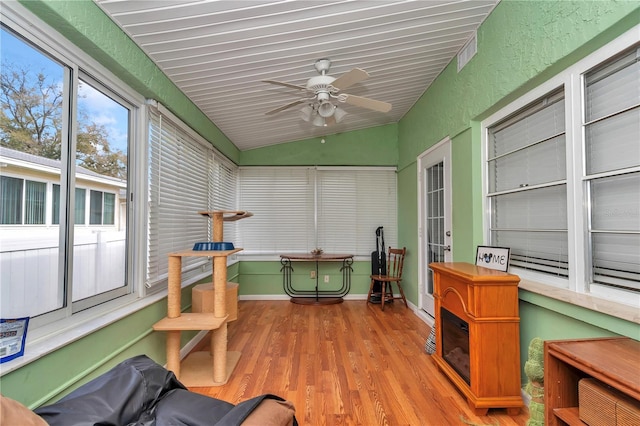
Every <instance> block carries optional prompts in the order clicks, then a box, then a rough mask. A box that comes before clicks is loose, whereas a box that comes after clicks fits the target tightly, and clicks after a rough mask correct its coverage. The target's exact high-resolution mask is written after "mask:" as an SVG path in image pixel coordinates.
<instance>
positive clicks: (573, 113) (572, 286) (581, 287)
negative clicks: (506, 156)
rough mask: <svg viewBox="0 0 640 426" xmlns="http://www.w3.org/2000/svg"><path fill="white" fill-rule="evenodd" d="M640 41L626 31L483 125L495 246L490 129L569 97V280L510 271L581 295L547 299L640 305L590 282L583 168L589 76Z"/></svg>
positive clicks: (639, 30) (638, 30) (638, 33)
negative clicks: (542, 103) (540, 103)
mask: <svg viewBox="0 0 640 426" xmlns="http://www.w3.org/2000/svg"><path fill="white" fill-rule="evenodd" d="M638 42H640V26H636V27H634V28H633V29H631V30H629V31H627V32H626V33H624V34H623V35H621V36H620V37H618V38H617V39H615V40H614V41H612V42H610V43H609V44H607V45H605V46H604V47H602V48H600V49H598V50H597V51H595V52H593V53H592V54H590V55H589V56H587V57H586V58H584V59H582V60H580V61H578V62H577V63H575V64H574V65H572V66H570V67H569V68H567V69H566V70H564V71H563V72H561V73H559V74H558V75H556V76H555V77H553V78H551V79H550V80H548V81H546V82H544V83H543V84H541V85H540V86H538V87H537V88H535V89H533V90H532V91H530V92H528V93H526V94H525V95H523V96H521V97H520V98H518V99H517V100H516V101H514V102H512V103H511V104H509V105H507V106H506V107H504V108H502V109H500V110H499V111H497V112H495V113H494V114H492V115H491V116H489V117H487V118H486V119H485V120H483V121H482V122H481V132H482V135H481V136H482V145H483V149H482V156H481V157H482V163H483V168H482V174H483V175H482V182H483V212H484V218H483V223H484V227H483V231H484V241H485V243H488V242H489V241H490V236H489V229H490V211H489V206H490V203H489V197H488V193H489V192H488V170H487V158H488V143H489V137H488V129H489V128H490V127H491V126H493V125H495V124H496V123H498V122H500V121H501V120H504V119H505V118H507V117H508V116H510V115H511V114H513V113H515V112H516V111H519V110H521V109H522V108H525V107H526V106H527V105H529V104H531V103H532V102H534V101H536V100H537V99H540V98H542V97H544V96H545V95H547V94H549V93H552V92H554V91H555V90H558V89H559V88H562V87H564V93H565V120H566V131H565V134H566V155H567V216H568V217H567V224H568V249H569V250H568V253H569V279H568V280H563V279H557V278H555V277H552V276H549V275H544V274H537V273H534V272H530V271H526V270H524V269H521V268H517V267H512V268H511V269H510V271H511V272H513V273H516V274H518V275H519V276H520V277H521V279H522V280H523V282H525V283H526V282H528V281H530V282H531V283H532V286H533V287H540V284H541V285H542V286H541V288H544V287H550V288H556V289H558V288H565V289H567V290H569V292H570V293H577V294H578V295H581V296H576V297H574V296H571V295H570V294H569V295H567V294H564V293H563V292H562V291H554V290H549V291H548V293H547V294H548V295H552V297H553V294H560V295H561V296H560V298H564V299H567V296H568V300H569V301H577V300H581V301H584V300H585V298H584V297H582V296H586V297H587V299H589V300H588V301H587V302H585V303H582V302H581V303H580V304H584V305H589V306H592V304H593V303H594V302H593V300H590V298H591V297H593V298H597V299H604V300H606V301H609V302H613V306H616V305H618V304H622V305H632V306H636V307H637V306H638V305H640V294H639V293H637V292H632V291H625V290H622V289H616V288H613V287H604V286H599V285H594V284H591V285H590V284H589V278H588V270H587V267H588V263H589V262H588V258H587V257H588V256H589V255H590V253H589V249H588V241H589V240H588V235H587V229H586V224H587V223H588V219H587V217H585V216H586V214H587V213H588V212H587V210H586V209H583V208H582V202H583V200H584V199H585V195H586V194H585V185H584V179H585V178H584V177H583V164H584V152H583V126H582V122H583V119H582V117H583V99H584V97H583V88H584V83H583V79H584V75H585V74H586V73H587V72H588V71H589V70H591V69H592V68H594V67H596V66H598V65H599V64H601V63H604V62H606V61H608V60H610V59H612V58H614V57H615V56H617V55H618V54H620V53H622V52H623V51H625V50H627V49H629V48H631V47H632V46H634V45H635V44H637V43H638ZM609 313H610V314H612V315H616V312H609Z"/></svg>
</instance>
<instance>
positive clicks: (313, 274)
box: [311, 271, 316, 280]
mask: <svg viewBox="0 0 640 426" xmlns="http://www.w3.org/2000/svg"><path fill="white" fill-rule="evenodd" d="M311 279H312V280H315V279H316V271H311Z"/></svg>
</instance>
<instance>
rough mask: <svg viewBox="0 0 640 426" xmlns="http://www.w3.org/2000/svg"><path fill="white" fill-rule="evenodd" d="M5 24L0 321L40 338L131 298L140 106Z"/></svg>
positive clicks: (34, 35) (83, 66)
mask: <svg viewBox="0 0 640 426" xmlns="http://www.w3.org/2000/svg"><path fill="white" fill-rule="evenodd" d="M5 13H6V14H7V15H5ZM2 22H3V23H2V28H1V34H0V39H1V43H2V46H1V49H0V50H1V58H0V62H1V63H2V72H1V83H2V84H1V90H0V102H1V105H0V108H1V110H2V120H1V121H0V148H1V151H0V156H1V157H2V167H3V169H2V181H1V185H0V227H1V231H0V261H1V264H2V275H1V278H2V282H1V286H2V297H1V299H0V300H1V302H0V303H1V307H0V311H1V312H2V316H3V317H22V316H29V317H32V322H31V323H30V327H37V326H38V325H40V324H45V323H48V322H51V320H54V319H60V318H65V317H69V316H71V315H72V314H73V313H75V312H78V311H80V310H83V309H86V308H89V307H92V306H95V305H97V304H101V303H103V302H106V301H110V300H113V299H115V298H117V297H120V296H123V295H126V294H129V293H131V292H132V286H131V284H130V281H131V280H130V278H129V277H130V274H131V271H129V270H128V269H127V266H128V265H131V264H132V262H130V261H128V260H127V259H128V256H129V254H130V250H129V246H130V237H129V235H130V231H131V228H130V226H129V224H128V219H127V218H128V213H127V212H128V210H129V208H128V202H129V199H128V198H129V197H127V196H126V194H128V193H129V189H128V188H129V183H128V182H129V164H130V149H129V147H130V146H131V145H132V144H131V143H130V139H131V137H132V135H133V129H134V124H133V123H134V116H135V114H136V107H135V105H136V104H140V103H141V99H140V98H139V96H138V95H135V94H133V93H132V92H129V91H121V90H120V89H121V88H122V87H123V86H122V85H121V84H119V83H115V81H114V80H111V77H108V76H107V75H106V74H105V73H104V71H103V70H101V69H100V68H99V67H98V66H97V65H96V64H95V63H94V62H92V61H91V60H90V59H89V58H87V57H85V56H83V54H82V53H79V52H77V51H76V50H74V49H75V48H73V47H69V49H71V50H67V47H64V46H63V45H64V43H63V44H55V45H56V46H58V47H57V48H54V47H52V46H54V43H51V42H50V41H51V39H50V38H49V37H47V36H45V35H44V34H43V33H40V32H39V31H40V30H38V29H37V28H34V27H33V25H32V24H31V23H30V24H26V23H24V22H22V21H21V18H20V17H18V16H16V15H14V14H13V12H12V11H11V9H10V8H9V10H6V9H5V10H4V11H3V21H2ZM29 31H34V32H29ZM43 40H46V42H44V41H43ZM72 58H73V59H72ZM81 58H84V59H81ZM85 60H86V62H85ZM127 90H128V89H127Z"/></svg>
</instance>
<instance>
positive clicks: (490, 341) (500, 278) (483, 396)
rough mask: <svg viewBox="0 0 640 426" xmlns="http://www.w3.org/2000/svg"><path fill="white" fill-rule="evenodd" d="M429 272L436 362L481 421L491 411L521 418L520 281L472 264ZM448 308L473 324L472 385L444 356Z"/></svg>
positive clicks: (470, 328) (455, 264)
mask: <svg viewBox="0 0 640 426" xmlns="http://www.w3.org/2000/svg"><path fill="white" fill-rule="evenodd" d="M429 266H430V267H431V269H432V270H433V272H434V276H433V281H434V292H433V296H434V299H435V313H436V318H435V325H434V327H435V329H436V352H435V353H434V354H433V355H432V358H433V360H434V362H435V363H436V365H437V366H438V368H440V370H441V371H442V372H443V373H444V374H445V375H446V376H447V377H449V379H450V380H451V381H452V382H453V383H454V384H455V385H456V386H457V387H458V389H459V390H460V391H461V392H462V393H463V394H464V395H465V397H466V398H467V402H468V403H469V406H470V407H471V409H473V410H474V412H475V413H476V414H477V415H480V416H484V415H486V414H487V411H488V409H489V408H506V409H507V413H508V414H509V415H517V414H518V413H519V412H520V409H521V408H522V407H523V405H524V404H523V401H522V396H521V394H520V386H521V383H520V317H519V314H518V283H519V282H520V278H519V277H518V276H517V275H512V274H508V273H505V272H500V271H496V270H493V269H488V268H483V267H481V266H475V265H472V264H470V263H462V262H453V263H432V264H430V265H429ZM443 308H444V309H446V310H447V311H449V312H450V313H452V314H454V315H455V316H456V317H458V318H459V319H461V320H462V321H464V322H466V323H467V324H468V331H469V383H467V381H466V380H465V379H464V378H462V377H461V376H460V374H459V373H458V372H457V371H456V370H455V369H454V368H453V367H452V366H451V365H450V364H449V363H448V362H447V360H446V359H445V355H446V354H443V346H444V345H443V341H442V339H443V335H442V317H441V309H443ZM445 337H446V336H445Z"/></svg>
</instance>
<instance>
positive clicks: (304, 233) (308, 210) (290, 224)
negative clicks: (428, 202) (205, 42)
mask: <svg viewBox="0 0 640 426" xmlns="http://www.w3.org/2000/svg"><path fill="white" fill-rule="evenodd" d="M239 197H240V199H239V206H240V209H242V210H248V211H250V212H252V213H253V214H254V216H253V217H252V218H251V219H250V220H246V221H243V222H242V223H241V224H240V225H239V226H238V230H237V232H238V241H239V244H241V247H242V248H243V251H242V252H241V256H243V257H244V256H266V257H277V255H279V254H282V253H309V252H310V251H311V250H313V249H315V248H320V249H322V250H324V251H325V252H327V253H349V254H353V255H356V256H360V257H362V258H364V257H366V258H369V256H370V253H371V252H372V251H373V250H375V230H376V228H377V227H378V226H383V227H384V232H385V243H386V244H387V246H389V245H395V243H396V241H397V231H396V229H397V228H396V211H397V210H396V206H397V199H396V172H395V169H391V168H366V167H365V168H362V167H361V168H358V167H242V168H240V195H239Z"/></svg>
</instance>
